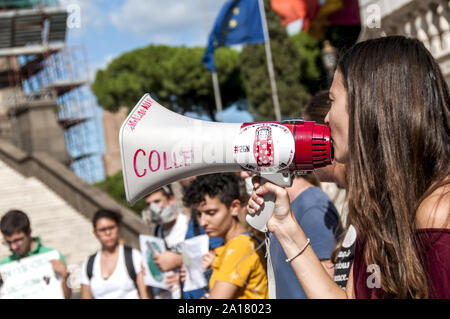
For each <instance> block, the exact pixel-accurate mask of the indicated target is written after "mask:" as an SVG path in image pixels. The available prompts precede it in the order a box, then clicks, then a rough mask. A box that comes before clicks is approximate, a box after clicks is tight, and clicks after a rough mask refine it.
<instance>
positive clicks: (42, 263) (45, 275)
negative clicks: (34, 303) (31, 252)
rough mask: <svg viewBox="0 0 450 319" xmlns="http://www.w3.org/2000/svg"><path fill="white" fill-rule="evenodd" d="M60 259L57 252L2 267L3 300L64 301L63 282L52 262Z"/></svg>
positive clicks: (1, 293)
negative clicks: (54, 269) (57, 275)
mask: <svg viewBox="0 0 450 319" xmlns="http://www.w3.org/2000/svg"><path fill="white" fill-rule="evenodd" d="M54 259H59V254H58V252H57V251H56V250H53V251H50V252H48V253H44V254H39V255H35V256H31V257H26V258H22V259H20V260H19V261H13V262H10V263H8V264H5V265H2V266H0V273H1V274H2V279H3V285H2V286H1V288H0V298H2V299H64V293H63V290H62V286H61V280H60V279H57V278H56V275H55V272H54V271H53V267H52V264H51V263H50V260H54Z"/></svg>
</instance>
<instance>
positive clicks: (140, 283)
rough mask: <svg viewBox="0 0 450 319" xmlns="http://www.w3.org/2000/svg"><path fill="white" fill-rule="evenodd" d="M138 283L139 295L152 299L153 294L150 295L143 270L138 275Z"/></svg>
mask: <svg viewBox="0 0 450 319" xmlns="http://www.w3.org/2000/svg"><path fill="white" fill-rule="evenodd" d="M136 284H137V288H138V292H139V296H140V297H141V299H151V298H152V297H153V295H152V294H150V295H149V291H148V289H147V286H146V285H145V283H144V272H142V271H141V272H140V273H138V274H137V275H136ZM150 291H151V290H150Z"/></svg>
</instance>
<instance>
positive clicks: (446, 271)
mask: <svg viewBox="0 0 450 319" xmlns="http://www.w3.org/2000/svg"><path fill="white" fill-rule="evenodd" d="M416 234H417V236H418V237H419V240H420V241H421V242H422V245H423V249H422V252H421V254H422V257H423V259H424V260H425V262H426V265H425V269H426V271H427V272H428V276H429V280H430V284H431V289H430V298H446V299H448V298H450V229H442V228H441V229H440V228H427V229H418V230H416ZM363 251H364V246H363V245H361V243H360V241H358V240H357V241H356V247H355V259H354V262H353V285H354V289H355V296H356V298H357V299H376V298H380V297H381V289H380V288H376V286H377V284H376V283H377V281H376V279H375V277H374V275H372V271H373V270H372V269H373V268H369V267H367V266H366V264H365V261H364V254H363ZM372 267H373V266H372ZM381 275H382V274H381ZM369 276H371V278H369ZM368 279H369V280H368ZM371 287H372V288H371Z"/></svg>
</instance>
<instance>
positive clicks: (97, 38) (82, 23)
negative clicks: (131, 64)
mask: <svg viewBox="0 0 450 319" xmlns="http://www.w3.org/2000/svg"><path fill="white" fill-rule="evenodd" d="M226 1H227V0H60V4H61V5H62V6H63V7H64V8H66V9H68V11H69V16H71V17H72V18H73V19H70V18H69V20H70V22H69V23H70V26H69V30H68V34H67V42H68V45H70V46H78V45H82V46H84V48H85V49H86V53H87V60H88V63H89V71H90V72H89V73H90V74H89V77H90V80H91V81H93V79H94V76H95V72H96V71H97V70H98V69H104V68H106V66H107V65H108V63H109V62H111V61H112V60H113V59H114V58H116V57H118V56H120V55H121V54H122V53H124V52H127V51H130V50H133V49H136V48H139V47H144V46H147V45H149V44H166V45H173V46H181V45H185V46H189V47H193V46H202V47H205V46H206V44H207V40H208V36H209V33H210V30H211V28H212V26H213V23H214V21H215V19H216V17H217V15H218V13H219V11H220V9H221V8H222V6H223V4H224V3H225V2H226ZM298 28H299V26H298V25H297V24H295V23H294V24H292V25H291V26H290V29H288V30H294V32H295V30H296V29H298ZM143 93H145V92H143ZM223 116H224V121H225V122H243V121H251V120H252V117H251V116H250V114H248V113H247V112H244V111H238V110H236V109H235V108H230V109H227V110H225V111H224V114H223Z"/></svg>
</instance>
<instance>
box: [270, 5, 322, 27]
mask: <svg viewBox="0 0 450 319" xmlns="http://www.w3.org/2000/svg"><path fill="white" fill-rule="evenodd" d="M270 5H271V7H272V9H273V11H275V12H276V13H278V14H279V15H280V16H281V24H282V25H283V26H286V25H287V24H289V23H291V22H293V21H295V20H298V19H303V29H304V30H308V28H309V23H310V21H311V20H313V19H314V18H315V17H316V15H317V13H318V12H319V8H320V5H319V1H318V0H271V1H270Z"/></svg>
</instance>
